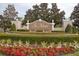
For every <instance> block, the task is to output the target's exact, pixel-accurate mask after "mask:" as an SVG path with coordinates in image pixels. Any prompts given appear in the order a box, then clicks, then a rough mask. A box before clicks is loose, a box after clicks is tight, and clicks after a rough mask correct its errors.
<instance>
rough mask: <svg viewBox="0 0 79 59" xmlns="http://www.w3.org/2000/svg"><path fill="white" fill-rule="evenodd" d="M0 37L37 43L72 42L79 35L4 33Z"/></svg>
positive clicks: (78, 39)
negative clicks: (57, 35)
mask: <svg viewBox="0 0 79 59" xmlns="http://www.w3.org/2000/svg"><path fill="white" fill-rule="evenodd" d="M1 39H5V40H7V39H11V40H13V41H18V40H22V41H23V42H24V43H25V41H30V42H31V43H35V42H37V43H38V44H40V43H41V42H42V41H46V42H48V43H50V42H55V43H58V42H60V41H61V42H74V40H76V41H78V42H79V37H78V36H75V37H72V36H68V37H66V36H65V37H52V36H51V37H45V36H44V37H41V36H17V35H15V36H12V35H11V36H10V35H5V36H0V40H1Z"/></svg>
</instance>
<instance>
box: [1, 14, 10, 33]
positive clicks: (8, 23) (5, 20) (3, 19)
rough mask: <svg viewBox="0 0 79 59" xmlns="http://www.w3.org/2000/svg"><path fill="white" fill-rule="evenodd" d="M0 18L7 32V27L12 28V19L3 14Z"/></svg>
mask: <svg viewBox="0 0 79 59" xmlns="http://www.w3.org/2000/svg"><path fill="white" fill-rule="evenodd" d="M0 19H1V20H0V27H1V28H2V29H3V30H4V32H6V31H7V29H10V28H11V21H10V19H5V18H4V17H3V16H2V15H0Z"/></svg>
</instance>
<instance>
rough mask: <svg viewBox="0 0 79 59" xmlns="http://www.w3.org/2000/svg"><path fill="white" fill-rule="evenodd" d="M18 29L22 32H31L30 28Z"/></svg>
mask: <svg viewBox="0 0 79 59" xmlns="http://www.w3.org/2000/svg"><path fill="white" fill-rule="evenodd" d="M17 31H20V32H29V30H26V29H18V30H17Z"/></svg>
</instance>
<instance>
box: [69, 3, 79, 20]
mask: <svg viewBox="0 0 79 59" xmlns="http://www.w3.org/2000/svg"><path fill="white" fill-rule="evenodd" d="M70 18H71V19H79V3H78V4H77V5H76V6H75V7H74V10H73V12H72V13H71V16H70Z"/></svg>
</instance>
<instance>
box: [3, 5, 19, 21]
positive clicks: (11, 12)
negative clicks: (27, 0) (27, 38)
mask: <svg viewBox="0 0 79 59" xmlns="http://www.w3.org/2000/svg"><path fill="white" fill-rule="evenodd" d="M17 14H18V12H16V9H15V7H14V5H8V7H7V8H6V10H4V14H3V17H5V18H8V19H11V20H15V19H16V18H17Z"/></svg>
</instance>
